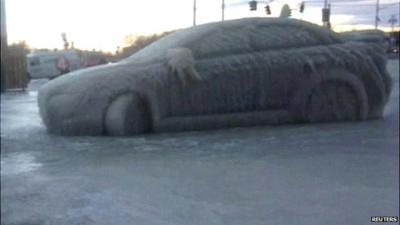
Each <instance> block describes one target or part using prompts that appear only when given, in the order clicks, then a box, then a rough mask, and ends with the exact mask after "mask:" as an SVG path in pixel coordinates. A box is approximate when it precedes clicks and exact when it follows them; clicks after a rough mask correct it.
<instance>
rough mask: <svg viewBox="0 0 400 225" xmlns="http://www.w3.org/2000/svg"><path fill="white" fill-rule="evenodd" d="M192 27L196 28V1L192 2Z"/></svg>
mask: <svg viewBox="0 0 400 225" xmlns="http://www.w3.org/2000/svg"><path fill="white" fill-rule="evenodd" d="M193 26H196V0H193Z"/></svg>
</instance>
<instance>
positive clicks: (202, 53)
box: [38, 18, 391, 135]
mask: <svg viewBox="0 0 400 225" xmlns="http://www.w3.org/2000/svg"><path fill="white" fill-rule="evenodd" d="M367 33H368V35H366V34H360V33H355V34H354V35H353V34H347V35H340V34H337V33H334V32H332V31H330V30H328V29H325V28H322V27H319V26H317V25H314V24H310V23H307V22H304V21H299V20H294V19H292V20H288V19H280V18H247V19H240V20H232V21H225V22H217V23H210V24H205V25H200V26H196V27H192V28H188V29H184V30H180V31H177V32H174V33H172V34H170V35H168V36H166V37H164V38H162V39H160V40H159V41H156V42H155V43H153V44H151V45H149V46H148V47H146V48H144V49H143V50H141V51H139V52H137V53H136V54H134V55H132V56H130V57H128V58H126V59H124V60H122V61H120V62H118V63H114V64H108V65H103V66H98V67H94V68H89V69H84V70H79V71H75V72H72V73H70V74H68V75H66V76H62V77H60V78H57V79H55V80H53V81H50V82H48V83H47V84H46V85H44V86H43V87H42V88H41V89H40V90H39V94H38V102H39V108H40V114H41V117H42V119H43V121H44V123H45V125H46V126H47V129H48V131H49V132H51V133H56V134H63V135H134V134H139V133H145V132H159V131H161V132H167V131H184V130H200V129H215V128H223V127H232V126H235V127H236V126H254V125H267V124H274V125H275V124H283V123H297V122H324V121H346V120H366V119H376V118H381V117H382V112H383V108H384V105H385V103H386V102H387V100H388V95H389V93H390V87H391V80H390V77H389V75H388V73H387V71H386V55H385V48H384V46H383V45H382V43H381V41H380V40H381V39H382V38H383V34H382V33H379V32H367Z"/></svg>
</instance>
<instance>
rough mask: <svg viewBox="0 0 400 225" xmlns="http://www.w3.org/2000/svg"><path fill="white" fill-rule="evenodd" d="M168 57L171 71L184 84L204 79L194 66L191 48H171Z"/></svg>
mask: <svg viewBox="0 0 400 225" xmlns="http://www.w3.org/2000/svg"><path fill="white" fill-rule="evenodd" d="M166 58H167V66H168V70H169V72H171V73H173V74H175V75H176V76H177V77H178V79H179V80H180V81H181V83H182V85H183V86H187V85H188V84H192V83H196V82H198V81H202V80H203V78H202V77H201V76H200V74H198V73H197V71H196V69H195V67H194V66H195V60H194V58H193V54H192V51H191V50H190V49H188V48H173V49H169V50H168V51H167V55H166Z"/></svg>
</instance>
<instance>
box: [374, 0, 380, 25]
mask: <svg viewBox="0 0 400 225" xmlns="http://www.w3.org/2000/svg"><path fill="white" fill-rule="evenodd" d="M379 20H380V19H379V0H376V8H375V30H377V29H378V23H379Z"/></svg>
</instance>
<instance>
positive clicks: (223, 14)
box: [222, 0, 225, 21]
mask: <svg viewBox="0 0 400 225" xmlns="http://www.w3.org/2000/svg"><path fill="white" fill-rule="evenodd" d="M224 20H225V0H222V21H224Z"/></svg>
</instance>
